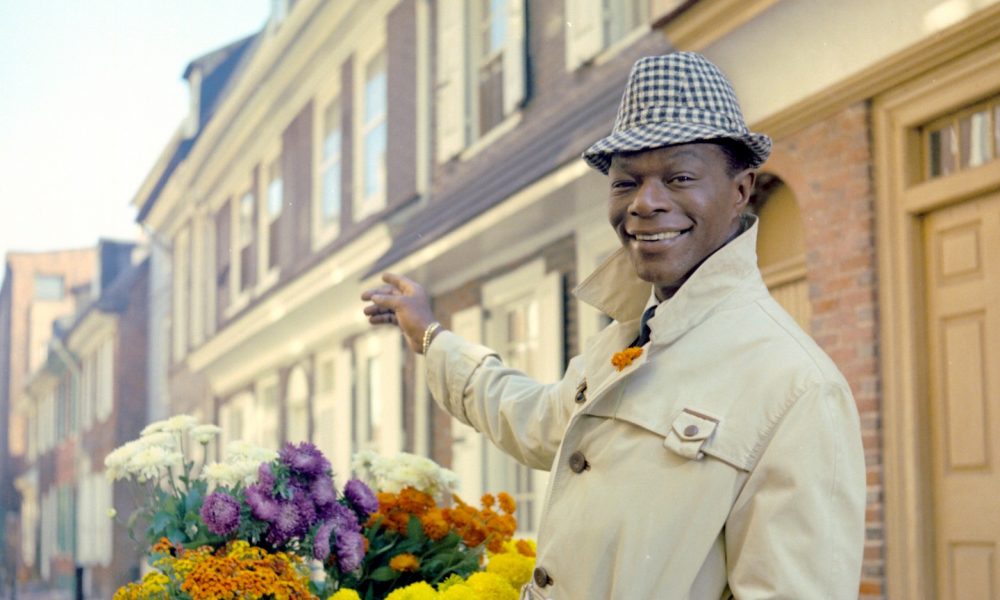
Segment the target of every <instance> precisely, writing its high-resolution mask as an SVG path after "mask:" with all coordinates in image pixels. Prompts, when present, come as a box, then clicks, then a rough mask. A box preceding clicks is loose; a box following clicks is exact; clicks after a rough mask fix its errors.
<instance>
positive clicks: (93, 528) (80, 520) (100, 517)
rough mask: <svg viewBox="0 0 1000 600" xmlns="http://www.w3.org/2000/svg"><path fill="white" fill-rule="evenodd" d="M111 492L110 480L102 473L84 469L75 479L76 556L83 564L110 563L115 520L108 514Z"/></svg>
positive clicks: (111, 503)
mask: <svg viewBox="0 0 1000 600" xmlns="http://www.w3.org/2000/svg"><path fill="white" fill-rule="evenodd" d="M113 495H114V491H113V489H112V482H111V481H109V480H108V479H107V477H106V476H105V475H104V473H84V474H82V475H80V477H79V479H78V480H77V494H76V539H77V549H76V558H77V561H78V562H79V563H80V564H82V565H88V566H91V565H93V566H97V565H109V564H111V534H112V525H113V524H114V522H113V521H112V520H111V519H109V518H108V516H107V515H108V509H110V508H112V506H113V505H114V503H113V500H114V497H113Z"/></svg>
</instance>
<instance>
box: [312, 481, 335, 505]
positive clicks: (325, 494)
mask: <svg viewBox="0 0 1000 600" xmlns="http://www.w3.org/2000/svg"><path fill="white" fill-rule="evenodd" d="M309 493H310V495H311V496H312V501H313V502H314V503H316V506H326V505H328V504H333V503H334V502H336V501H337V490H335V489H334V488H333V479H330V478H329V477H325V476H321V477H317V478H316V479H313V481H312V483H311V484H309Z"/></svg>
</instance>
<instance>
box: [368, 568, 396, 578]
mask: <svg viewBox="0 0 1000 600" xmlns="http://www.w3.org/2000/svg"><path fill="white" fill-rule="evenodd" d="M397 577H399V573H398V572H396V571H394V570H392V569H391V568H389V567H379V568H377V569H375V570H374V571H372V574H371V578H372V579H374V580H375V581H392V580H394V579H396V578H397Z"/></svg>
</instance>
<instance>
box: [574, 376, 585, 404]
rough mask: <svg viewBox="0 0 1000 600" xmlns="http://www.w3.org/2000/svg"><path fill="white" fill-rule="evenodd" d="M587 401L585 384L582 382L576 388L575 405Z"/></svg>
mask: <svg viewBox="0 0 1000 600" xmlns="http://www.w3.org/2000/svg"><path fill="white" fill-rule="evenodd" d="M586 401H587V382H586V381H584V382H583V383H581V384H580V385H579V387H577V388H576V403H577V404H583V403H584V402H586Z"/></svg>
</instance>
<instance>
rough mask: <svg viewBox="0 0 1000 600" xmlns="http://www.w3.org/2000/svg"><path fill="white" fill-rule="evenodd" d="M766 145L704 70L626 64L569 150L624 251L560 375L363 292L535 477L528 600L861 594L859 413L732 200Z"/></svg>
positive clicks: (752, 221)
mask: <svg viewBox="0 0 1000 600" xmlns="http://www.w3.org/2000/svg"><path fill="white" fill-rule="evenodd" d="M770 148H771V142H770V139H768V138H767V137H766V136H763V135H759V134H754V133H751V132H750V131H749V130H748V129H747V127H746V124H745V122H744V119H743V115H742V113H741V112H740V109H739V105H738V104H737V101H736V97H735V94H734V92H733V90H732V86H731V84H730V83H729V81H728V80H727V79H726V78H725V76H724V75H723V74H722V73H721V71H719V69H718V68H717V67H716V66H715V65H713V64H712V63H710V62H709V61H708V60H706V59H705V58H704V57H702V56H700V55H698V54H693V53H673V54H669V55H666V56H657V57H649V58H644V59H642V60H640V61H638V62H637V63H636V64H635V66H634V67H633V69H632V72H631V75H630V77H629V81H628V84H627V87H626V90H625V93H624V96H623V97H622V102H621V105H620V108H619V113H618V118H617V119H616V121H615V126H614V129H613V131H612V133H611V135H610V136H608V137H607V138H604V139H603V140H601V141H599V142H598V143H596V144H594V145H593V146H592V147H591V148H589V149H588V150H587V151H586V152H585V153H584V159H585V160H586V161H587V162H588V163H589V164H590V165H592V166H593V167H595V168H597V169H599V170H600V171H602V172H604V173H606V174H607V175H608V179H609V188H610V191H609V202H608V217H609V220H610V222H611V225H612V227H613V228H614V229H615V231H616V232H617V234H618V237H619V239H620V240H621V243H622V248H621V249H620V250H619V251H618V252H617V253H615V254H614V255H612V256H611V257H610V258H609V259H608V260H607V261H606V262H605V263H604V264H602V265H601V266H600V267H598V269H597V270H596V271H595V272H594V273H593V274H592V275H591V276H590V277H588V278H587V279H586V280H585V281H584V282H583V283H582V284H581V285H580V286H579V287H578V288H577V290H576V295H577V297H579V298H580V299H582V300H584V301H586V302H589V303H590V304H592V305H594V306H596V307H597V308H599V309H601V310H603V311H604V312H605V313H607V314H608V315H610V316H611V317H612V318H614V322H613V323H612V324H611V325H609V326H608V327H607V328H605V329H604V330H603V331H602V332H601V333H600V334H598V335H597V336H596V339H594V340H593V341H592V342H590V343H589V344H588V345H587V347H586V349H585V350H584V352H583V354H582V355H581V356H578V357H576V358H574V359H573V360H572V361H571V362H570V363H569V366H568V368H567V371H566V374H565V375H564V377H563V379H562V380H561V381H560V382H559V383H556V384H552V385H541V384H539V383H537V382H535V381H533V380H531V379H530V378H528V377H526V376H525V375H523V374H521V373H519V372H516V371H514V370H512V369H508V368H506V367H504V366H503V364H502V363H501V362H500V360H499V358H498V357H497V355H496V354H495V353H494V352H493V351H491V350H489V349H488V348H484V347H481V346H478V345H474V344H470V343H468V342H465V341H463V340H462V339H460V338H459V337H458V336H456V335H455V334H453V333H451V332H447V331H444V330H443V329H441V327H440V325H439V324H437V323H436V322H435V321H434V317H433V314H432V312H431V310H430V308H429V303H428V301H427V298H426V296H425V294H424V292H423V290H422V289H421V288H420V286H419V285H417V284H416V283H414V282H412V281H410V280H408V279H406V278H403V277H399V276H396V275H392V274H386V275H385V276H384V280H385V281H386V285H384V286H381V287H379V288H377V289H374V290H369V291H366V292H365V293H364V294H363V296H362V298H363V299H365V300H370V301H371V304H370V305H368V306H366V307H365V314H367V315H368V317H369V321H370V322H371V323H373V324H378V323H396V324H398V325H399V327H400V328H401V329H402V331H403V333H404V334H405V336H406V338H407V340H408V342H409V345H410V346H411V347H412V348H413V349H414V350H415V351H417V352H423V353H424V354H426V356H427V382H428V386H429V387H430V389H431V392H432V394H433V396H434V398H435V400H436V401H437V402H438V404H439V405H440V406H441V407H442V408H444V409H445V410H447V411H449V412H450V413H451V414H452V415H454V416H455V417H456V418H458V419H459V420H460V421H462V422H464V423H468V424H470V425H472V426H473V427H475V428H476V429H477V430H479V431H481V432H483V433H484V434H485V435H486V436H487V437H489V438H490V439H491V440H492V441H493V442H494V443H495V444H496V445H498V446H499V447H500V448H502V449H503V450H505V451H506V452H508V453H509V454H511V455H512V456H514V457H515V458H516V459H517V460H519V461H521V462H523V463H524V464H526V465H528V466H530V467H534V468H538V469H546V470H551V472H552V475H551V477H550V481H549V488H548V490H547V494H546V501H545V506H544V509H543V514H542V522H541V526H540V529H539V532H538V558H537V568H536V570H535V573H534V577H533V581H532V582H530V583H529V584H528V585H527V586H525V589H524V590H523V591H522V597H523V598H532V599H535V598H558V599H570V600H580V599H594V600H597V599H606V598H630V599H631V598H635V599H653V598H656V599H668V600H670V599H675V598H676V599H682V598H691V599H695V600H702V599H705V600H708V599H711V600H715V599H720V598H723V599H724V598H730V597H735V598H738V599H740V600H744V599H747V600H749V599H763V598H785V599H795V600H804V599H812V598H837V599H841V598H857V594H858V582H859V577H860V569H861V558H862V549H863V542H864V511H865V470H864V459H863V452H862V446H861V438H860V431H859V425H858V416H857V410H856V407H855V405H854V401H853V399H852V396H851V392H850V388H849V387H848V384H847V382H846V381H845V380H844V378H843V377H842V376H841V374H840V373H839V372H838V371H837V369H836V367H835V366H834V364H833V363H832V362H831V361H830V359H829V358H828V357H827V356H826V355H825V354H823V352H822V351H821V350H820V349H819V348H818V347H817V346H816V344H815V343H814V342H813V340H812V339H810V338H809V336H808V335H806V334H805V333H804V332H803V331H802V330H801V329H800V328H799V327H798V326H797V325H796V324H795V322H794V320H793V319H792V318H791V317H790V316H789V315H788V314H787V313H785V311H784V310H782V309H781V308H780V306H779V305H778V304H777V303H776V302H775V301H774V300H773V299H772V298H771V297H770V295H769V294H768V291H767V288H766V287H765V286H764V283H763V281H762V280H761V276H760V273H759V271H758V270H757V266H756V255H755V246H756V235H757V225H756V218H755V217H753V216H749V215H747V214H746V209H747V202H748V199H749V197H750V194H751V191H752V189H753V184H754V179H755V176H756V175H755V170H754V169H755V168H757V167H759V166H760V165H761V164H763V162H764V161H765V160H766V159H767V156H768V154H769V153H770Z"/></svg>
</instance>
